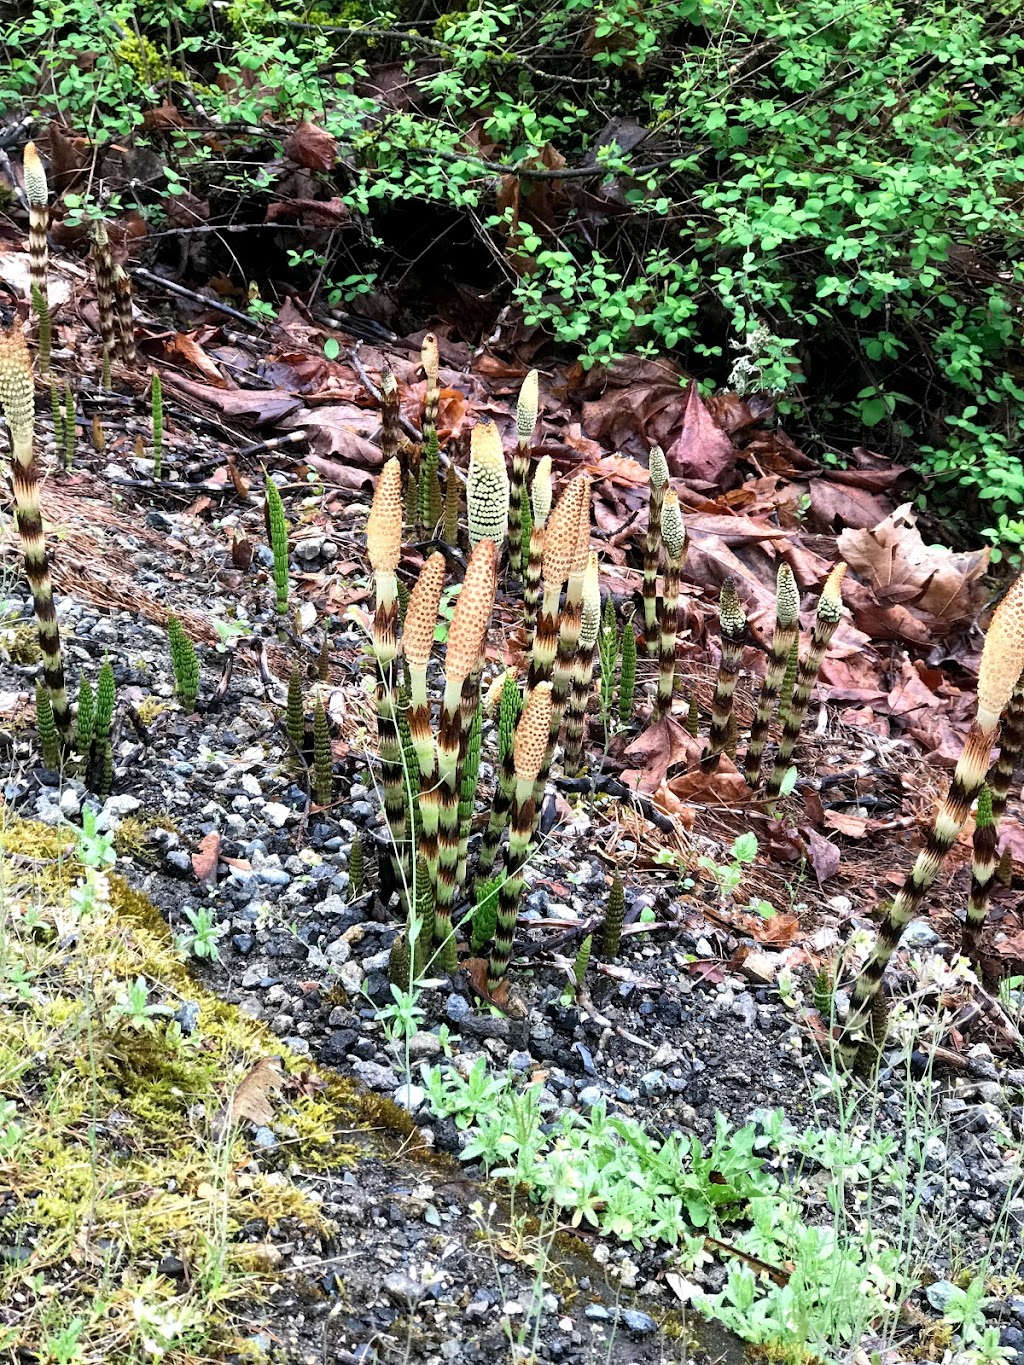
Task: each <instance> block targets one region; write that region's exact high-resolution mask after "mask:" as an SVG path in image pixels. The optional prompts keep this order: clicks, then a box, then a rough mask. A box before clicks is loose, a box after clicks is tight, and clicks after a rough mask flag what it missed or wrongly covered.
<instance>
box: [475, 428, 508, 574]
mask: <svg viewBox="0 0 1024 1365" xmlns="http://www.w3.org/2000/svg"><path fill="white" fill-rule="evenodd" d="M508 516H509V482H508V472H507V470H506V469H505V452H504V450H503V449H502V446H501V437H500V435H499V434H498V428H497V427H496V426H495V424H494V423H493V422H481V423H478V425H477V426H475V427H474V428H473V434H472V436H471V437H470V448H469V473H468V475H467V478H466V522H467V524H468V526H469V547H470V549H473V547H474V546H475V545H477V544H478V543H479V542H480V541H481V540H493V541H494V544H495V545H496V546H497V547H498V549H499V550H500V549H501V546H502V545H503V544H504V543H505V537H506V536H507V535H508V527H509V519H508Z"/></svg>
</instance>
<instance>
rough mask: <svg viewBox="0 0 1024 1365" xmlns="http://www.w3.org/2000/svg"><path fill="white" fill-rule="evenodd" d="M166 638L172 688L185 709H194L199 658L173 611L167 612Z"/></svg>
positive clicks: (196, 695) (197, 686) (197, 689)
mask: <svg viewBox="0 0 1024 1365" xmlns="http://www.w3.org/2000/svg"><path fill="white" fill-rule="evenodd" d="M167 639H168V641H169V643H170V646H171V667H172V669H173V671H174V690H175V691H176V692H177V694H178V696H179V697H180V698H181V704H182V706H183V707H184V708H185V710H186V711H194V710H195V705H196V698H197V697H198V695H199V660H198V659H197V658H196V650H195V646H194V645H193V643H192V641H191V640H190V639H189V638H188V636H187V635H186V634H185V630H184V627H183V626H182V624H181V622H180V621H179V620H178V618H177V617H176V616H175V615H174V613H173V612H168V613H167Z"/></svg>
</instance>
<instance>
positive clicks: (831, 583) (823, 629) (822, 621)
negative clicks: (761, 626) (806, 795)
mask: <svg viewBox="0 0 1024 1365" xmlns="http://www.w3.org/2000/svg"><path fill="white" fill-rule="evenodd" d="M845 573H846V565H845V564H843V563H842V562H840V563H839V564H837V565H836V566H835V568H834V569H833V570H832V572H831V573H830V574H829V576H828V578H827V579H826V580H825V586H824V587H823V588H822V590H821V596H820V597H819V598H818V608H817V611H816V612H815V614H814V627H813V629H812V631H811V643H810V647H809V648H808V650H807V657H806V658H805V659H802V660H801V662H800V667H799V669H798V670H797V675H796V687H795V689H794V691H793V700H792V702H791V704H790V707H789V710H788V712H787V713H786V719H785V722H784V723H783V726H782V737H781V738H780V740H779V749H778V753H777V754H776V755H775V764H774V766H773V768H772V771H771V776H770V777H769V779H768V785H767V787H766V788H765V796H766V798H767V800H768V802H769V803H773V802H775V801H776V800H777V799H778V795H779V792H780V791H781V790H782V783H783V781H784V780H785V776H786V773H787V772H788V771H789V766H790V762H791V760H792V757H793V749H794V748H795V747H796V741H797V739H798V737H799V735H800V731H801V729H802V727H803V723H804V718H805V716H806V715H807V708H808V706H809V705H810V701H811V695H812V693H813V692H814V684H815V683H816V682H817V681H818V672H819V670H820V668H821V663H822V660H823V659H824V657H825V654H826V651H827V650H828V647H829V644H830V643H831V641H832V636H833V635H834V634H835V633H836V630H837V628H838V626H839V620H840V617H841V616H842V613H843V593H842V585H843V575H844V574H845Z"/></svg>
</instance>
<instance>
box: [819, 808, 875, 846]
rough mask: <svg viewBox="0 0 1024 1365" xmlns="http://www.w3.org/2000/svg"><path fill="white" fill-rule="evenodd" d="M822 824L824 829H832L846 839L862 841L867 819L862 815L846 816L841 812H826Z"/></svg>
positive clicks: (865, 831) (844, 812) (866, 827)
mask: <svg viewBox="0 0 1024 1365" xmlns="http://www.w3.org/2000/svg"><path fill="white" fill-rule="evenodd" d="M823 823H824V825H825V828H826V829H834V830H835V832H836V833H837V834H844V835H845V836H846V837H847V838H848V839H863V838H864V835H865V834H866V833H867V829H868V822H867V819H866V818H865V817H864V816H863V815H848V814H847V813H846V811H842V810H827V811H826V812H825V819H824V822H823Z"/></svg>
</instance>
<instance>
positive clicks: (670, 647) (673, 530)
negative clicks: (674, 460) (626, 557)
mask: <svg viewBox="0 0 1024 1365" xmlns="http://www.w3.org/2000/svg"><path fill="white" fill-rule="evenodd" d="M661 539H662V544H663V545H664V546H665V576H664V580H663V586H662V593H661V612H660V617H661V634H660V636H659V645H658V701H657V712H658V715H659V716H667V715H669V714H670V713H671V711H672V689H673V687H674V685H675V677H676V637H677V635H678V633H679V580H680V578H681V577H682V572H683V564H684V563H685V562H686V550H687V544H686V528H685V527H684V525H683V514H682V512H681V511H680V508H679V498H678V497H677V495H676V493H675V491H674V490H673V489H671V488H670V489H669V490H668V492H667V493H666V494H665V497H664V501H663V502H662V507H661ZM644 605H645V607H646V598H645V599H644Z"/></svg>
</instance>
